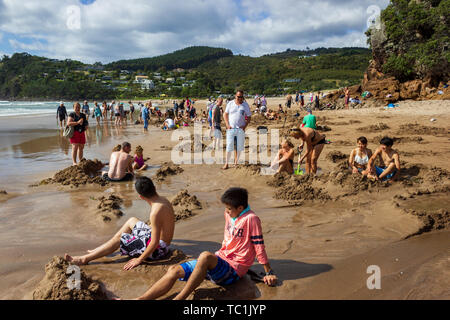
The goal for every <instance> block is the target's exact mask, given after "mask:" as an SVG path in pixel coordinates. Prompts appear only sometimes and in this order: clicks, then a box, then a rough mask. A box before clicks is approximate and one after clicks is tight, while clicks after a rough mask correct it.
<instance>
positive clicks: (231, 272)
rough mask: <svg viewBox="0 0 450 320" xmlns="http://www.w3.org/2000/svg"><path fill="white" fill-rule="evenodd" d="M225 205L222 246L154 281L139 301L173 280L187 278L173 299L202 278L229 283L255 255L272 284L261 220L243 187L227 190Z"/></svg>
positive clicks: (273, 278)
mask: <svg viewBox="0 0 450 320" xmlns="http://www.w3.org/2000/svg"><path fill="white" fill-rule="evenodd" d="M221 201H222V203H223V204H224V205H225V213H224V215H225V234H224V240H223V243H222V248H220V250H219V251H217V252H216V253H215V254H213V253H210V252H207V251H204V252H202V253H201V254H200V256H199V258H198V260H191V261H188V262H185V263H182V264H180V265H177V266H172V267H170V268H169V271H168V272H167V273H166V274H165V275H164V276H163V277H162V278H161V279H160V280H158V281H157V282H156V283H155V284H154V285H153V286H152V287H151V288H150V289H149V290H148V291H147V292H146V293H144V294H143V295H142V296H141V297H139V298H138V299H139V300H147V299H156V298H158V297H161V296H162V295H164V294H166V293H167V292H169V290H170V289H171V288H172V287H173V285H174V283H175V281H176V280H177V279H180V281H187V283H186V285H185V286H184V288H183V290H182V291H181V292H180V293H178V295H177V296H176V297H175V298H174V299H175V300H184V299H186V298H187V297H188V296H189V294H191V292H192V291H194V290H195V288H197V287H198V286H199V285H200V284H201V283H202V282H203V280H204V279H205V278H206V279H208V280H211V281H213V282H214V283H216V284H218V285H229V284H232V283H234V282H236V281H237V280H239V279H240V278H241V277H243V276H244V275H245V274H246V273H247V271H248V269H249V268H250V267H251V265H252V264H253V262H254V260H255V257H257V258H258V261H259V262H260V263H261V264H262V265H263V266H264V270H265V272H266V276H265V277H264V282H265V283H266V284H267V285H269V286H272V285H274V284H275V283H276V281H277V277H276V275H275V274H274V273H273V271H272V269H271V267H270V265H269V260H268V259H267V255H266V251H265V247H264V240H263V236H262V229H261V221H260V220H259V218H258V216H257V215H256V214H255V213H254V212H253V211H251V210H250V207H249V205H248V193H247V190H245V189H241V188H231V189H228V190H227V191H226V192H225V193H224V194H223V195H222V198H221Z"/></svg>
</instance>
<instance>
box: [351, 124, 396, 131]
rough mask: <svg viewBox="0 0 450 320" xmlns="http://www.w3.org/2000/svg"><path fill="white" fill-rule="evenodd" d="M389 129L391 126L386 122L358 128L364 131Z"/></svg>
mask: <svg viewBox="0 0 450 320" xmlns="http://www.w3.org/2000/svg"><path fill="white" fill-rule="evenodd" d="M386 129H389V126H388V125H387V124H385V123H382V122H379V123H377V124H372V125H370V126H367V127H361V128H358V129H357V130H358V131H363V132H377V131H383V130H386Z"/></svg>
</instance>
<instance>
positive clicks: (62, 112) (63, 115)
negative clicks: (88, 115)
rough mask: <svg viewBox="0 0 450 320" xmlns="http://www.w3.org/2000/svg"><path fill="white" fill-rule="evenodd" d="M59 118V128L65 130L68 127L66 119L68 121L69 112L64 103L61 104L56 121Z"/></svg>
mask: <svg viewBox="0 0 450 320" xmlns="http://www.w3.org/2000/svg"><path fill="white" fill-rule="evenodd" d="M58 118H59V126H60V128H61V129H63V128H64V127H65V126H66V119H67V110H66V107H65V106H64V102H61V103H60V104H59V107H58V110H56V119H58ZM63 122H64V126H63Z"/></svg>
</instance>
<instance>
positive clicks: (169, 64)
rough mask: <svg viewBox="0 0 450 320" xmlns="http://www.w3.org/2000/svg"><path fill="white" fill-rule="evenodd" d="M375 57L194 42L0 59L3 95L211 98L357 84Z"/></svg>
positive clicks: (350, 51)
mask: <svg viewBox="0 0 450 320" xmlns="http://www.w3.org/2000/svg"><path fill="white" fill-rule="evenodd" d="M370 56H371V54H370V50H368V49H365V48H318V49H314V50H304V51H301V50H287V51H285V52H281V53H275V54H271V55H265V56H262V57H249V56H242V55H236V56H234V55H233V54H232V52H231V51H230V50H227V49H221V48H210V47H189V48H186V49H183V50H178V51H175V52H173V53H170V54H167V55H163V56H158V57H154V58H144V59H133V60H123V61H117V62H113V63H110V64H108V65H102V64H101V63H96V64H94V65H88V64H84V63H82V62H79V61H73V60H64V61H61V60H54V59H47V58H44V57H37V56H31V55H29V54H27V53H16V54H14V55H13V56H12V57H6V56H5V57H3V59H2V60H1V61H0V98H3V99H45V98H48V99H112V98H116V99H129V98H146V97H150V96H153V97H155V96H160V95H161V94H166V95H167V96H172V97H182V96H191V97H207V96H210V95H217V94H219V93H221V94H230V93H233V92H234V91H235V90H236V88H238V87H239V88H242V89H244V90H245V91H246V92H248V93H250V94H256V93H258V94H266V95H278V94H285V93H293V92H295V91H297V90H324V89H334V88H338V87H342V86H347V85H353V84H357V83H359V82H360V81H361V79H362V77H363V74H364V71H365V70H366V68H367V66H368V63H369V59H370ZM178 68H181V69H178ZM175 69H177V70H175ZM155 71H157V73H155ZM136 75H146V76H148V78H149V79H150V80H152V81H153V83H152V87H151V88H143V87H142V85H141V84H139V83H136V82H135V76H136Z"/></svg>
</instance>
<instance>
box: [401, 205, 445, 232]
mask: <svg viewBox="0 0 450 320" xmlns="http://www.w3.org/2000/svg"><path fill="white" fill-rule="evenodd" d="M405 212H406V213H409V214H412V215H415V216H417V217H418V218H419V219H420V220H422V223H423V226H422V227H421V228H420V229H419V230H418V231H417V232H415V233H413V234H410V235H409V236H407V237H406V238H405V239H408V238H410V237H413V236H417V235H419V234H422V233H425V232H430V231H433V230H440V229H447V228H448V227H449V226H450V213H449V211H448V210H447V209H440V210H436V211H431V212H429V211H421V210H405Z"/></svg>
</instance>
